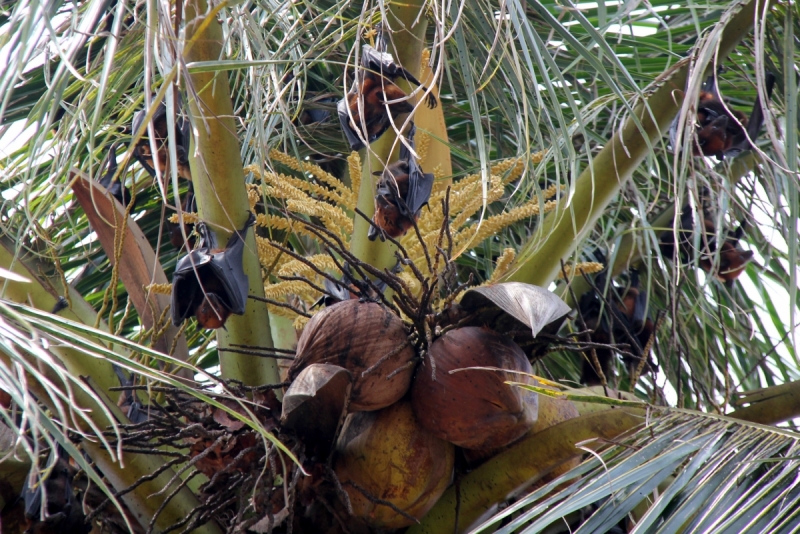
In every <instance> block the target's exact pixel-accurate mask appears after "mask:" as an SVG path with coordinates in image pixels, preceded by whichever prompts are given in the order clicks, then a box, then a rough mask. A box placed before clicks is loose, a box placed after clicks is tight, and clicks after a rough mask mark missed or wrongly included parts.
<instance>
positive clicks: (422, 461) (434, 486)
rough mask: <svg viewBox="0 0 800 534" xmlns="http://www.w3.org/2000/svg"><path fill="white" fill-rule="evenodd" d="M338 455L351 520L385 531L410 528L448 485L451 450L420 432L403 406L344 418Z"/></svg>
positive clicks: (337, 465) (338, 470)
mask: <svg viewBox="0 0 800 534" xmlns="http://www.w3.org/2000/svg"><path fill="white" fill-rule="evenodd" d="M336 455H337V456H336V460H335V465H334V470H335V471H336V475H337V476H338V478H339V481H340V482H341V483H342V487H343V488H344V490H345V491H346V492H347V495H348V497H349V498H350V503H351V505H352V508H353V514H354V515H355V516H356V517H359V518H361V519H363V520H364V521H366V522H367V523H368V524H370V525H371V526H373V527H378V528H387V529H389V528H402V527H406V526H409V525H411V524H413V523H414V519H415V518H416V519H420V518H422V517H423V516H424V515H425V513H426V512H427V511H428V510H430V508H431V507H432V506H433V505H434V504H436V501H438V500H439V497H441V496H442V493H444V490H445V489H446V488H447V486H448V485H449V484H450V480H451V478H452V474H453V463H454V458H455V448H454V447H453V446H452V445H451V444H450V443H447V442H446V441H443V440H440V439H439V438H437V437H436V436H434V435H433V434H431V433H430V432H427V431H426V430H425V429H423V428H422V427H421V426H420V425H419V423H417V420H416V419H415V417H414V414H413V412H412V410H411V406H410V404H409V402H408V401H407V400H403V401H400V402H398V403H395V404H393V405H392V406H390V407H388V408H385V409H383V410H380V411H376V412H362V413H355V414H351V415H349V416H347V420H346V421H345V424H344V428H343V429H342V433H341V435H340V437H339V439H338V441H337V443H336ZM359 488H360V489H359ZM389 504H391V506H390V505H389ZM393 507H394V508H393ZM398 509H399V510H401V511H402V512H403V513H399V512H398V511H397V510H398Z"/></svg>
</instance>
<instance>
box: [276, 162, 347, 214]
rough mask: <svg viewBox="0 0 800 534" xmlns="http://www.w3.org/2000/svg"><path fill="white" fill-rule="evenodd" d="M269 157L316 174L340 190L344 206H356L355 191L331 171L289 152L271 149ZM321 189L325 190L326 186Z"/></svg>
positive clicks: (339, 193)
mask: <svg viewBox="0 0 800 534" xmlns="http://www.w3.org/2000/svg"><path fill="white" fill-rule="evenodd" d="M269 157H270V158H272V159H273V160H275V161H277V162H279V163H282V164H283V165H285V166H287V167H289V168H290V169H293V170H296V171H298V172H303V173H309V174H312V175H314V176H315V177H316V178H317V179H318V180H319V181H321V182H323V183H325V184H327V185H329V186H330V187H332V188H333V189H334V190H335V191H337V192H338V195H337V196H338V197H339V198H340V199H341V200H342V202H341V203H342V205H343V206H346V207H349V208H352V207H355V205H356V199H355V198H354V196H353V191H352V190H350V189H349V188H348V187H347V186H346V185H344V183H342V181H341V180H339V179H338V178H336V177H335V176H333V175H332V174H331V173H329V172H327V171H325V170H323V169H322V167H320V166H319V165H314V164H313V163H309V162H307V161H299V160H298V159H297V158H294V157H292V156H290V155H288V154H284V153H283V152H280V151H278V150H275V149H272V150H271V151H270V153H269ZM301 181H302V182H304V183H307V184H310V185H316V184H311V182H308V181H306V180H301ZM321 189H323V190H324V189H325V188H321Z"/></svg>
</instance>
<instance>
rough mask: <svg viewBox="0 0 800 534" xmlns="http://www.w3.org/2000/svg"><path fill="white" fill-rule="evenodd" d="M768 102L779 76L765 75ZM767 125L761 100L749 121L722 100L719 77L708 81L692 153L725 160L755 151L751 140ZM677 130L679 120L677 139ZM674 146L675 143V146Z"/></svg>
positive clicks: (697, 120) (673, 130) (674, 130)
mask: <svg viewBox="0 0 800 534" xmlns="http://www.w3.org/2000/svg"><path fill="white" fill-rule="evenodd" d="M765 82H766V93H767V99H769V98H770V96H771V95H772V89H773V87H774V85H775V75H774V74H772V73H771V72H767V73H766V75H765ZM763 124H764V111H763V110H762V107H761V100H760V99H758V98H756V101H755V103H754V104H753V110H752V112H751V113H750V118H749V119H748V118H747V117H746V116H745V115H744V113H742V112H740V111H737V110H733V109H730V107H729V106H726V105H725V104H724V103H723V101H722V96H721V95H720V94H719V90H718V88H717V85H716V77H715V75H711V76H709V77H708V79H707V80H706V82H705V84H704V87H703V90H702V91H700V98H699V99H698V104H697V117H696V124H695V136H696V138H695V144H694V147H693V149H692V154H693V155H695V156H714V157H716V158H717V160H719V161H722V160H723V159H725V157H726V156H727V157H729V158H730V157H734V156H736V155H738V154H739V153H741V152H742V151H744V150H747V149H749V148H751V144H750V141H749V140H748V137H749V139H750V140H752V141H753V142H755V139H756V137H758V133H759V131H761V126H762V125H763ZM676 130H677V118H676V119H675V121H673V123H672V128H671V129H670V135H671V138H672V139H673V140H674V139H675V135H676ZM673 145H674V143H673Z"/></svg>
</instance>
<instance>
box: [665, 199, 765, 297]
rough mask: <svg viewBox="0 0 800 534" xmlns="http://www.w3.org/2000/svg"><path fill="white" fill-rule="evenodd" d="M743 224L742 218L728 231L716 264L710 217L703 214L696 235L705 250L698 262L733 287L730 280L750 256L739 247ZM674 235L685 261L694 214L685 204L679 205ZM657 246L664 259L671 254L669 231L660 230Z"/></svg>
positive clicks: (689, 254) (672, 240) (691, 240)
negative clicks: (678, 224) (680, 206)
mask: <svg viewBox="0 0 800 534" xmlns="http://www.w3.org/2000/svg"><path fill="white" fill-rule="evenodd" d="M745 228H746V224H745V223H744V222H743V223H741V224H740V225H739V227H738V228H737V229H736V230H734V231H733V232H728V238H727V239H726V240H725V241H724V242H723V243H722V246H721V247H720V249H719V266H718V268H717V267H715V265H714V255H715V253H716V251H717V240H716V235H717V230H716V225H715V224H714V221H713V220H712V219H711V217H709V216H707V215H705V214H704V215H703V234H702V235H701V236H700V238H701V239H700V245H701V246H702V247H703V248H704V249H705V250H706V251H707V252H704V253H702V254H701V256H700V260H699V261H698V264H699V265H700V268H701V269H703V270H704V271H705V272H707V273H709V274H711V275H713V276H714V277H715V278H716V279H717V280H719V281H720V282H723V283H725V286H726V287H729V288H730V287H733V281H734V280H736V279H737V278H738V277H739V275H741V274H742V272H744V269H745V268H746V267H747V264H748V263H750V261H751V260H752V259H753V252H752V251H750V250H742V249H741V248H739V240H740V239H741V237H742V235H744V231H745ZM678 233H679V237H678V252H679V257H680V260H681V262H683V263H688V262H690V261H691V260H692V258H693V257H694V237H693V234H694V214H693V211H692V208H691V206H690V205H689V204H687V205H685V206H684V207H683V210H682V211H681V218H680V228H679V231H678ZM659 248H660V249H661V254H662V255H663V256H664V258H665V259H668V260H671V259H672V258H674V257H675V256H674V254H675V237H674V235H673V233H672V231H667V232H664V233H663V234H662V235H661V238H660V239H659Z"/></svg>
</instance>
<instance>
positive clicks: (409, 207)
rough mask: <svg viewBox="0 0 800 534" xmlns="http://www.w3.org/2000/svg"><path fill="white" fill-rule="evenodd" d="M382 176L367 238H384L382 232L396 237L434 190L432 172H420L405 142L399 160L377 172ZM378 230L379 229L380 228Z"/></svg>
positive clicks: (411, 222) (413, 128)
mask: <svg viewBox="0 0 800 534" xmlns="http://www.w3.org/2000/svg"><path fill="white" fill-rule="evenodd" d="M415 132H416V126H414V124H413V123H412V125H411V130H409V132H408V138H407V140H408V144H410V145H411V146H412V147H413V146H414V133H415ZM375 174H376V175H380V177H381V179H380V181H379V182H378V187H377V189H376V195H375V214H374V215H373V216H372V222H373V223H375V226H371V227H370V229H369V233H368V234H367V237H368V238H369V239H370V240H371V241H374V240H375V238H376V237H380V238H381V239H382V240H383V239H385V237H384V236H385V235H388V236H389V237H392V238H395V239H396V238H398V237H401V236H403V235H405V233H406V232H407V231H408V229H409V228H411V227H412V226H413V225H414V221H416V220H417V219H418V218H419V213H420V211H421V210H422V206H424V205H425V204H427V203H428V200H430V198H431V191H432V189H433V174H425V173H423V172H422V169H421V168H420V166H419V164H418V163H417V161H416V160H415V159H414V156H413V155H412V154H411V151H410V150H409V149H408V147H407V146H406V145H405V144H402V145H401V146H400V159H399V160H398V161H396V162H394V163H392V164H391V165H388V166H387V167H386V168H385V169H384V170H383V172H376V173H375ZM376 227H377V228H376ZM379 229H380V230H379Z"/></svg>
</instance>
